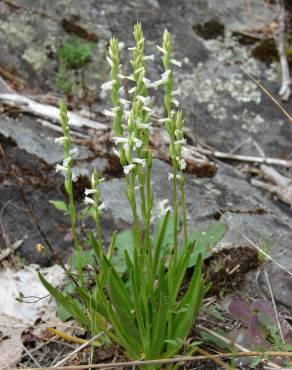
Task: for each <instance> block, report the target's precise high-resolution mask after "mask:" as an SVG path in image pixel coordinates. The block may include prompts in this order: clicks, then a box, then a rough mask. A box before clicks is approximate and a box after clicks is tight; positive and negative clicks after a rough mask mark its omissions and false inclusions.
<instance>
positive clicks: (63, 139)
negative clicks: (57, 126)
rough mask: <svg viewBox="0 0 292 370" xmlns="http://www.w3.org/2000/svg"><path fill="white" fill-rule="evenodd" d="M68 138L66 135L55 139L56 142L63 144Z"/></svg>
mask: <svg viewBox="0 0 292 370" xmlns="http://www.w3.org/2000/svg"><path fill="white" fill-rule="evenodd" d="M66 140H67V138H66V136H62V137H56V139H55V143H56V144H61V145H63V144H64V142H65V141H66Z"/></svg>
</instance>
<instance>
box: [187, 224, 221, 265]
mask: <svg viewBox="0 0 292 370" xmlns="http://www.w3.org/2000/svg"><path fill="white" fill-rule="evenodd" d="M226 230H227V226H226V225H225V224H223V223H221V222H216V223H213V224H211V225H209V226H207V227H203V228H201V229H198V230H195V231H193V232H192V233H191V234H190V235H189V238H188V241H189V242H194V241H196V245H195V248H194V252H193V253H192V255H191V258H190V262H189V265H188V267H192V266H195V265H196V262H197V259H198V255H199V254H201V255H202V257H203V259H206V258H208V257H210V256H211V254H212V247H213V246H214V245H215V244H216V243H218V242H219V241H220V240H221V239H222V238H223V236H224V234H225V232H226Z"/></svg>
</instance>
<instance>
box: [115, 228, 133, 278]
mask: <svg viewBox="0 0 292 370" xmlns="http://www.w3.org/2000/svg"><path fill="white" fill-rule="evenodd" d="M115 247H116V254H115V255H113V257H112V264H113V266H114V267H115V270H116V271H117V272H118V273H119V274H124V273H125V272H126V271H127V265H126V262H125V251H127V253H128V256H129V257H130V260H131V261H133V254H134V241H133V233H132V230H124V231H121V232H119V233H117V235H116V239H115Z"/></svg>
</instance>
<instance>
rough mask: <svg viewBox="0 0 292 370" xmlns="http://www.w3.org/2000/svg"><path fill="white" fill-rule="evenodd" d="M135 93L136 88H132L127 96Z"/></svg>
mask: <svg viewBox="0 0 292 370" xmlns="http://www.w3.org/2000/svg"><path fill="white" fill-rule="evenodd" d="M135 91H136V86H134V87H132V88H131V89H130V90H129V91H128V93H129V94H133V93H134V92H135Z"/></svg>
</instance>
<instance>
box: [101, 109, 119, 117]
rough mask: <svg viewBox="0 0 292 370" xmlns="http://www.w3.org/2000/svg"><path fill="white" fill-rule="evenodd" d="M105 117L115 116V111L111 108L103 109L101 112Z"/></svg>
mask: <svg viewBox="0 0 292 370" xmlns="http://www.w3.org/2000/svg"><path fill="white" fill-rule="evenodd" d="M102 113H103V114H104V115H105V116H106V117H111V118H115V116H116V113H115V112H114V111H113V110H108V109H104V111H103V112H102Z"/></svg>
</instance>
